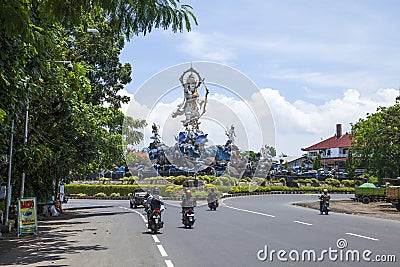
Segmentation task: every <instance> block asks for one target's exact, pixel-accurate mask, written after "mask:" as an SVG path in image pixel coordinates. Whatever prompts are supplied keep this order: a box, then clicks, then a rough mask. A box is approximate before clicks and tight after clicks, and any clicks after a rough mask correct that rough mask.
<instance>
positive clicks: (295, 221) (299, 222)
mask: <svg viewBox="0 0 400 267" xmlns="http://www.w3.org/2000/svg"><path fill="white" fill-rule="evenodd" d="M293 222H294V223H299V224H304V225H312V223H306V222H301V221H293Z"/></svg>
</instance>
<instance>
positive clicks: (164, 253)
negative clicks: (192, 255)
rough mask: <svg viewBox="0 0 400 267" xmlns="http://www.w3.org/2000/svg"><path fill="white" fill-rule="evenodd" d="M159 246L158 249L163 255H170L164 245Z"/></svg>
mask: <svg viewBox="0 0 400 267" xmlns="http://www.w3.org/2000/svg"><path fill="white" fill-rule="evenodd" d="M157 247H158V250H159V251H160V253H161V256H163V257H168V254H167V252H166V251H165V249H164V247H163V246H162V245H157Z"/></svg>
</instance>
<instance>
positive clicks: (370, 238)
mask: <svg viewBox="0 0 400 267" xmlns="http://www.w3.org/2000/svg"><path fill="white" fill-rule="evenodd" d="M346 235H352V236H357V237H361V238H365V239H369V240H373V241H379V239H377V238H373V237H369V236H365V235H358V234H353V233H346Z"/></svg>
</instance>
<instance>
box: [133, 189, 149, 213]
mask: <svg viewBox="0 0 400 267" xmlns="http://www.w3.org/2000/svg"><path fill="white" fill-rule="evenodd" d="M148 196H149V194H148V192H146V191H145V190H144V189H142V188H135V189H134V190H133V192H132V195H131V196H130V197H129V206H130V207H131V208H134V209H136V208H137V207H138V206H143V207H144V206H145V205H146V200H147V197H148Z"/></svg>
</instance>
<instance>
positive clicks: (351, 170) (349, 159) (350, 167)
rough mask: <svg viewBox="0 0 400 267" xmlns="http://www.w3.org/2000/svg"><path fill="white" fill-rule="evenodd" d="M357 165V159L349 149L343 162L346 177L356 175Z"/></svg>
mask: <svg viewBox="0 0 400 267" xmlns="http://www.w3.org/2000/svg"><path fill="white" fill-rule="evenodd" d="M358 165H359V161H358V160H357V158H355V157H354V156H353V150H352V149H349V151H348V152H347V156H346V162H345V167H346V172H347V175H348V177H355V176H356V169H357V167H358Z"/></svg>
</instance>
